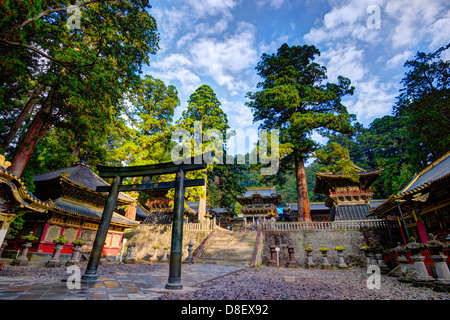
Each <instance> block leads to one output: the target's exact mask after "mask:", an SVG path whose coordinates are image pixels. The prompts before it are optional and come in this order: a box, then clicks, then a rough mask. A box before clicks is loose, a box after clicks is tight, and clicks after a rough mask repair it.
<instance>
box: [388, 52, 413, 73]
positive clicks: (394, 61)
mask: <svg viewBox="0 0 450 320" xmlns="http://www.w3.org/2000/svg"><path fill="white" fill-rule="evenodd" d="M413 56H414V53H413V52H412V51H410V50H406V51H404V52H402V53H397V54H396V55H395V56H393V57H392V58H391V59H389V60H388V61H387V62H386V68H388V69H393V68H396V67H399V66H403V64H404V63H405V62H406V60H408V59H411V58H412V57H413Z"/></svg>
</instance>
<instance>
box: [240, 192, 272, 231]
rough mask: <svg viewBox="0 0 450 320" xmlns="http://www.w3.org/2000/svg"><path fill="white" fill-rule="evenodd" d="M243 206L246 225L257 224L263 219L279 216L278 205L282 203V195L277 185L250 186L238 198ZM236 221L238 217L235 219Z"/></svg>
mask: <svg viewBox="0 0 450 320" xmlns="http://www.w3.org/2000/svg"><path fill="white" fill-rule="evenodd" d="M237 201H238V202H239V204H240V205H241V206H242V208H241V215H240V217H238V218H241V219H242V221H243V224H244V227H246V226H248V225H256V224H257V223H258V221H261V220H262V219H264V218H266V219H271V218H272V217H274V218H277V217H278V211H277V206H278V205H280V204H281V196H280V195H279V194H277V193H276V189H275V187H260V188H248V189H247V191H246V192H245V193H244V195H242V196H240V197H238V198H237ZM234 220H235V221H236V222H237V221H238V219H234Z"/></svg>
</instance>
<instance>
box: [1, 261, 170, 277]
mask: <svg viewBox="0 0 450 320" xmlns="http://www.w3.org/2000/svg"><path fill="white" fill-rule="evenodd" d="M86 266H87V262H84V263H80V265H79V267H80V269H81V274H84V271H85V270H86ZM162 268H164V265H163V264H150V263H137V264H121V265H119V264H118V263H117V262H115V263H114V262H101V263H100V266H99V268H98V271H97V274H98V275H99V277H105V278H110V277H114V276H115V275H124V274H129V273H147V272H151V271H152V270H158V269H162ZM67 277H69V274H68V273H67V267H66V266H63V267H59V268H46V267H45V266H43V265H42V264H39V263H30V265H28V266H26V267H24V266H21V267H18V266H11V265H9V264H7V263H5V264H4V265H3V268H2V270H0V279H1V278H3V279H5V278H10V279H14V280H23V281H36V282H60V281H61V279H66V278H67Z"/></svg>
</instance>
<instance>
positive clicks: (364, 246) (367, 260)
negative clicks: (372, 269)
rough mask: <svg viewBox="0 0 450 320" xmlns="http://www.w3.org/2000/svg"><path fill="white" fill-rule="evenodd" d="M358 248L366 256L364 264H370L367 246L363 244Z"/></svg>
mask: <svg viewBox="0 0 450 320" xmlns="http://www.w3.org/2000/svg"><path fill="white" fill-rule="evenodd" d="M359 250H361V251H362V252H364V256H365V257H366V265H370V257H369V246H368V245H367V244H365V245H363V246H362V247H361V248H360V249H359Z"/></svg>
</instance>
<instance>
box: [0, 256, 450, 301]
mask: <svg viewBox="0 0 450 320" xmlns="http://www.w3.org/2000/svg"><path fill="white" fill-rule="evenodd" d="M85 268H86V263H81V264H80V271H81V274H83V272H84V270H85ZM67 270H68V269H67V267H57V268H46V267H43V266H42V265H38V264H30V265H29V266H21V267H18V266H11V265H9V264H4V265H3V268H2V270H0V287H1V288H2V290H1V291H0V300H450V294H449V293H441V292H435V291H433V290H432V289H430V288H425V287H414V286H412V285H411V284H409V283H401V282H399V281H397V279H396V278H395V277H391V276H385V275H382V276H381V281H380V288H379V289H376V288H373V289H368V286H367V280H368V278H369V276H370V274H368V273H366V269H364V268H355V269H349V270H337V269H335V270H321V269H314V270H308V269H304V268H297V269H289V268H285V267H279V268H277V267H268V266H261V267H259V268H242V267H237V266H224V265H212V264H189V265H187V264H186V265H183V268H182V283H183V285H184V288H183V289H182V290H177V291H175V290H170V291H169V290H166V289H164V285H165V284H166V282H167V277H168V270H169V265H168V264H164V263H136V264H121V265H119V264H118V263H113V262H103V263H102V264H101V265H100V267H99V270H98V274H99V279H98V280H96V281H89V282H87V281H84V280H81V282H80V287H79V289H77V288H74V289H69V286H70V285H69V284H68V283H67V281H66V282H65V281H61V280H63V279H65V280H67V279H68V278H69V277H70V276H71V275H72V273H67ZM71 283H74V282H71Z"/></svg>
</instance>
